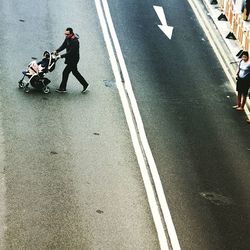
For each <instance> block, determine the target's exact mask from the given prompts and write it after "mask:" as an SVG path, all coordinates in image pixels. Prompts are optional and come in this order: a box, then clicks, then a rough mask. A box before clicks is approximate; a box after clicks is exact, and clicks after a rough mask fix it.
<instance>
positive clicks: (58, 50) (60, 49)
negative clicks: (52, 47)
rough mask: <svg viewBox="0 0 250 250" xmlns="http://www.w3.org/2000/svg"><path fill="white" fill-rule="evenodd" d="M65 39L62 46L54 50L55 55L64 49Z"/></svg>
mask: <svg viewBox="0 0 250 250" xmlns="http://www.w3.org/2000/svg"><path fill="white" fill-rule="evenodd" d="M66 44H67V43H66V39H65V40H64V42H63V44H62V45H61V46H60V47H59V48H58V49H56V53H59V52H61V51H62V50H64V49H66Z"/></svg>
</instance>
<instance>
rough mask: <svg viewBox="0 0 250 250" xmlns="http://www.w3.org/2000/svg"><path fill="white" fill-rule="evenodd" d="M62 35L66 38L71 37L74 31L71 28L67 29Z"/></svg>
mask: <svg viewBox="0 0 250 250" xmlns="http://www.w3.org/2000/svg"><path fill="white" fill-rule="evenodd" d="M64 34H65V36H67V37H71V36H73V34H74V31H73V29H72V28H70V27H69V28H67V29H66V30H65V31H64Z"/></svg>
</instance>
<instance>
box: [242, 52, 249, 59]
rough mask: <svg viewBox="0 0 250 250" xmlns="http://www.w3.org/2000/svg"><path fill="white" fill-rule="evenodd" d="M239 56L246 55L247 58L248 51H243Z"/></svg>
mask: <svg viewBox="0 0 250 250" xmlns="http://www.w3.org/2000/svg"><path fill="white" fill-rule="evenodd" d="M241 56H246V57H247V58H249V54H248V51H243V52H242V55H241Z"/></svg>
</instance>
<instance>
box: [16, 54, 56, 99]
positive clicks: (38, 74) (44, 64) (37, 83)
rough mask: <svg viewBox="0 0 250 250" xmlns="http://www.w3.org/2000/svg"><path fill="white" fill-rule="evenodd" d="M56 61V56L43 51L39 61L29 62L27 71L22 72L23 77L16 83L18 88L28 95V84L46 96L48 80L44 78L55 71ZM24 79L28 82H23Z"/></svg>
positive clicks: (48, 90)
mask: <svg viewBox="0 0 250 250" xmlns="http://www.w3.org/2000/svg"><path fill="white" fill-rule="evenodd" d="M57 59H58V57H57V55H56V54H53V53H49V52H48V51H45V52H44V53H43V59H42V60H41V61H39V62H36V60H33V61H32V62H30V63H29V65H28V67H27V69H26V70H24V71H23V72H22V73H23V77H22V79H21V80H20V81H19V82H18V84H19V88H21V89H24V91H25V92H26V93H29V91H30V87H29V84H30V85H31V86H32V87H33V88H35V89H38V90H41V91H42V92H43V93H45V94H48V93H49V92H50V89H49V87H48V86H47V85H48V84H49V83H50V80H49V79H48V78H46V77H45V74H47V73H48V72H52V71H53V70H54V69H55V66H56V61H57ZM25 77H27V78H28V81H25V79H24V78H25Z"/></svg>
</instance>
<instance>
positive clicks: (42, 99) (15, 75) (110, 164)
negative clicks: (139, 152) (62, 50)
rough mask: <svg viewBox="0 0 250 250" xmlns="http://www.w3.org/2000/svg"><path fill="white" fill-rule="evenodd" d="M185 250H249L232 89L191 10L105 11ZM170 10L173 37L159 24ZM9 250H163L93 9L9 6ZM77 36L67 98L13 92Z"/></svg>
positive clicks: (169, 6)
mask: <svg viewBox="0 0 250 250" xmlns="http://www.w3.org/2000/svg"><path fill="white" fill-rule="evenodd" d="M108 4H109V7H110V12H111V15H112V19H113V22H114V25H115V30H116V32H117V36H118V39H119V42H120V45H121V49H122V52H123V56H124V58H125V62H126V65H127V68H128V72H129V75H130V78H131V82H132V86H133V89H134V93H135V96H136V99H137V102H138V105H139V110H140V112H141V116H142V120H143V122H144V126H145V131H146V134H147V137H148V141H149V143H150V146H151V150H152V153H153V156H154V158H155V162H156V165H157V168H158V171H159V174H160V178H161V181H162V184H163V188H164V192H165V195H166V198H167V202H168V205H169V208H170V212H171V215H172V218H173V222H174V225H175V228H176V232H177V236H178V239H179V242H180V246H181V248H182V249H192V250H196V249H197V250H199V249H208V250H210V249H213V250H214V249H248V248H249V245H250V237H249V233H250V216H249V209H250V198H249V197H250V196H249V190H250V182H249V180H250V173H249V168H250V163H249V154H250V143H249V135H250V132H249V125H248V124H246V123H245V122H244V119H245V116H244V114H243V113H239V112H236V111H235V110H233V109H232V105H234V99H235V95H234V91H233V89H232V88H231V87H230V85H229V83H228V79H227V78H226V76H225V73H224V72H223V70H222V67H221V65H220V64H219V62H218V60H217V58H216V56H215V54H214V52H213V50H212V48H211V46H210V44H209V42H208V41H207V38H206V36H205V34H204V32H203V30H202V29H201V27H200V26H199V24H198V22H197V20H196V18H195V16H194V14H193V12H192V10H191V8H190V6H189V4H188V3H187V1H184V0H182V1H176V0H170V1H160V0H157V1H151V0H145V1H135V0H126V1H121V0H109V1H108ZM154 5H158V6H162V7H163V9H164V10H165V13H166V17H167V20H168V24H169V25H171V26H173V27H174V31H173V36H172V39H171V40H170V39H168V38H167V37H166V36H165V35H164V34H163V32H162V31H161V30H160V29H159V28H158V24H160V20H159V18H158V16H157V15H156V12H155V11H154V8H153V6H154ZM0 13H1V17H2V22H1V25H0V32H1V34H2V36H1V40H0V49H1V57H0V74H1V81H0V82H1V84H0V90H1V91H0V118H1V119H0V121H1V125H0V163H1V164H0V168H1V170H0V177H1V178H0V180H1V181H0V186H1V190H0V197H1V201H0V223H1V224H0V248H1V249H150V250H151V249H159V243H158V238H157V233H156V229H155V225H154V222H153V219H152V215H151V212H150V209H149V205H148V201H147V196H146V192H145V189H144V184H143V181H142V178H141V174H140V170H139V167H138V164H137V159H136V156H135V153H134V151H133V146H132V142H131V139H130V134H129V131H128V128H127V124H126V120H125V116H124V113H123V108H122V105H121V101H120V98H119V94H118V91H117V88H116V84H115V80H114V76H113V72H112V69H111V65H110V62H109V55H108V53H107V49H106V45H105V42H104V39H103V34H102V31H101V27H100V23H99V19H98V16H97V12H96V6H95V3H94V1H89V0H87V1H78V0H73V1H70V2H66V1H59V0H54V1H34V0H33V1H31V0H27V1H25V2H20V1H17V0H15V1H8V2H7V1H2V2H0ZM68 26H72V27H73V28H74V30H75V31H76V32H77V33H79V35H80V42H81V61H80V63H79V71H80V72H81V73H82V74H83V75H84V77H85V78H86V80H87V81H88V82H89V83H90V88H89V90H88V91H87V93H86V94H81V93H80V92H81V86H80V84H78V83H77V81H76V79H74V78H73V77H70V78H69V83H68V93H67V94H59V93H55V89H56V88H57V87H58V85H59V83H60V80H61V72H62V70H63V67H64V64H63V61H62V60H60V61H58V63H57V67H56V69H55V71H54V72H52V73H50V75H48V77H49V78H50V79H51V81H52V82H51V84H50V85H49V86H50V88H51V93H50V94H48V95H44V94H42V93H40V92H39V91H35V90H32V91H31V92H30V93H29V94H26V93H24V92H23V91H22V90H20V89H18V84H17V82H18V80H19V78H21V71H22V69H23V68H25V67H26V66H27V64H28V63H29V61H30V60H31V58H32V57H36V58H40V57H41V55H42V53H43V51H44V50H49V51H52V50H54V49H55V48H57V47H59V45H60V44H61V43H62V41H63V39H64V35H63V32H64V30H65V28H66V27H68Z"/></svg>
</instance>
